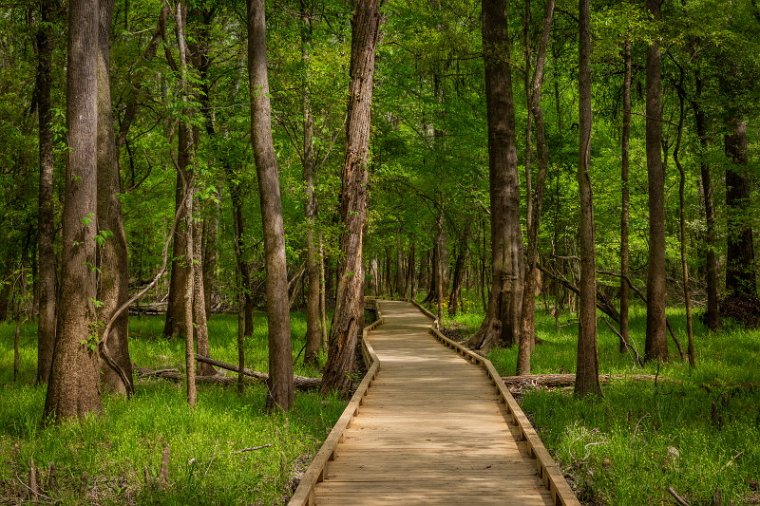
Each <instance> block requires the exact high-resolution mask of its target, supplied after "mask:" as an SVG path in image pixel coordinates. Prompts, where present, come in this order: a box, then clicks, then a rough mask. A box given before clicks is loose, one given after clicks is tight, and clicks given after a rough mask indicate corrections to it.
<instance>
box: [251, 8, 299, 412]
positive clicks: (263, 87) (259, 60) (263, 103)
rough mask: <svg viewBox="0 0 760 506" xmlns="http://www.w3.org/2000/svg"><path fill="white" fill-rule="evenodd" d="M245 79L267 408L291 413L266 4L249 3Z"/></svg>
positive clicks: (290, 369) (285, 284) (282, 233)
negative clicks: (260, 233) (260, 249)
mask: <svg viewBox="0 0 760 506" xmlns="http://www.w3.org/2000/svg"><path fill="white" fill-rule="evenodd" d="M248 78H249V81H250V94H251V140H252V145H253V155H254V158H255V161H256V174H257V176H258V180H259V198H260V201H261V221H262V227H263V229H264V261H265V263H266V271H267V276H266V299H267V301H266V306H267V327H268V329H269V380H268V382H267V385H268V389H269V396H268V398H267V407H268V408H269V409H274V408H279V409H282V410H285V411H287V410H289V409H290V407H291V405H292V404H293V399H294V394H295V388H294V386H293V357H292V354H291V353H292V350H291V343H290V313H289V309H290V303H289V300H288V269H287V265H286V262H285V229H284V225H283V218H282V203H281V200H280V180H279V175H278V173H277V160H276V158H275V152H274V141H273V140H272V108H271V105H270V103H269V79H268V76H267V45H266V20H265V14H264V0H248Z"/></svg>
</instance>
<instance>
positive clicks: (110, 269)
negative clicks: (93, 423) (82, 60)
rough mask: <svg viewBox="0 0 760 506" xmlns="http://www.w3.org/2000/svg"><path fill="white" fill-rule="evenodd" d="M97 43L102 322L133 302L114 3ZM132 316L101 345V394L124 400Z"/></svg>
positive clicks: (104, 0)
mask: <svg viewBox="0 0 760 506" xmlns="http://www.w3.org/2000/svg"><path fill="white" fill-rule="evenodd" d="M99 8H100V11H99V16H100V23H99V38H98V51H99V58H98V229H99V233H100V234H101V237H102V239H105V240H102V239H101V244H100V247H99V249H98V272H99V279H98V295H97V298H98V300H99V301H100V303H101V304H102V306H101V307H100V310H99V317H100V320H102V321H108V320H110V319H111V316H112V315H113V313H114V312H115V311H116V310H117V309H118V308H119V307H120V306H122V305H123V304H124V303H125V302H126V301H127V299H129V262H128V260H127V238H126V235H125V233H124V224H123V221H122V216H121V204H120V203H119V193H120V185H121V178H120V175H119V161H118V159H117V158H116V141H115V138H114V128H113V127H114V125H113V112H112V108H111V77H110V61H111V17H112V13H113V0H100V5H99ZM127 324H128V312H127V311H123V312H122V313H121V315H120V316H119V317H118V318H117V319H116V321H114V323H113V325H112V327H111V332H110V334H109V335H108V336H106V339H105V340H103V341H101V343H100V345H99V347H100V355H101V364H100V375H101V376H100V381H101V385H102V386H103V389H104V390H106V391H110V392H116V393H119V394H122V395H129V394H131V393H132V392H133V391H134V385H133V380H132V361H131V360H130V358H129V344H128V340H127V336H128V329H127Z"/></svg>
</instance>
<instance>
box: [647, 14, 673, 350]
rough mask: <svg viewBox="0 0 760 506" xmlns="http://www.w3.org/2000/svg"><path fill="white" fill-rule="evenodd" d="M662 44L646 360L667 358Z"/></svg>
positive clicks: (653, 105) (653, 73)
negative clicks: (662, 149)
mask: <svg viewBox="0 0 760 506" xmlns="http://www.w3.org/2000/svg"><path fill="white" fill-rule="evenodd" d="M647 6H648V8H649V12H651V13H652V16H653V17H654V19H655V20H659V19H660V18H661V15H660V3H659V1H658V0H647ZM661 71H662V69H661V55H660V44H659V42H657V41H656V40H653V41H652V42H651V43H650V45H649V49H648V51H647V98H646V116H647V118H646V151H647V175H648V180H649V256H648V269H647V331H646V343H645V346H644V360H660V361H667V360H668V343H667V339H666V334H665V332H666V328H665V305H666V302H667V298H668V292H667V286H666V280H665V168H664V166H663V164H662V153H661V150H660V149H661V146H662V105H661V100H662V79H661V77H662V76H661Z"/></svg>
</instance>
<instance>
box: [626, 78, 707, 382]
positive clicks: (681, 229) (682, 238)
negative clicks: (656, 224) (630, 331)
mask: <svg viewBox="0 0 760 506" xmlns="http://www.w3.org/2000/svg"><path fill="white" fill-rule="evenodd" d="M684 74H685V73H684V70H683V69H681V75H680V83H679V85H678V129H677V133H676V145H675V147H674V148H673V161H674V162H675V164H676V167H677V168H678V175H679V179H678V238H679V243H680V253H681V275H682V277H683V299H684V306H685V309H686V336H687V339H688V356H689V367H695V366H696V365H697V356H696V351H695V349H694V327H693V324H692V318H691V290H690V289H689V263H688V258H687V256H686V214H685V212H684V208H685V206H686V204H685V200H686V199H685V192H686V172H685V171H684V168H683V165H682V164H681V157H680V153H681V141H682V140H683V122H684V102H685V101H686V98H685V97H684V94H683V84H684V78H685V75H684ZM626 342H627V341H626Z"/></svg>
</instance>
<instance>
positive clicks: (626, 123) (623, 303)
mask: <svg viewBox="0 0 760 506" xmlns="http://www.w3.org/2000/svg"><path fill="white" fill-rule="evenodd" d="M623 64H624V65H625V74H624V78H623V134H622V138H621V141H620V144H621V162H620V181H621V185H620V201H621V204H620V274H621V275H622V276H624V277H621V278H620V343H619V349H620V353H625V352H626V349H627V346H626V343H628V341H629V335H628V292H629V289H628V283H626V281H625V279H626V278H627V277H628V275H629V271H630V268H629V265H630V254H631V252H630V247H629V245H628V235H629V232H628V229H629V226H628V224H629V207H630V188H629V185H628V170H629V168H630V156H629V154H630V139H631V81H632V79H633V65H632V57H631V41H630V40H628V39H626V40H625V42H623Z"/></svg>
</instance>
